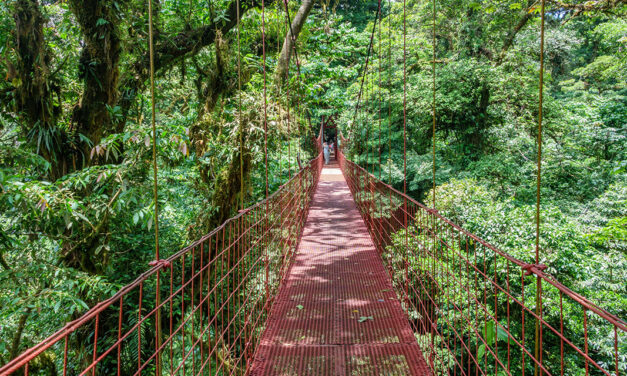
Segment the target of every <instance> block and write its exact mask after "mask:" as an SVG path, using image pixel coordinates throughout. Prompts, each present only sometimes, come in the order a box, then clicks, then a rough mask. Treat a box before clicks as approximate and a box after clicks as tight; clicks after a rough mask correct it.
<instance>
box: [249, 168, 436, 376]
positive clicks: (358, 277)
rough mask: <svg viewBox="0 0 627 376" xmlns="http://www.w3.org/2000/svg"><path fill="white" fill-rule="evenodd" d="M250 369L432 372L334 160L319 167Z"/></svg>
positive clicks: (280, 375) (317, 374) (283, 375)
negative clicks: (291, 257) (294, 247)
mask: <svg viewBox="0 0 627 376" xmlns="http://www.w3.org/2000/svg"><path fill="white" fill-rule="evenodd" d="M251 374H252V375H277V376H288V375H289V376H292V375H294V376H296V375H298V376H300V375H310V376H324V375H338V376H339V375H360V376H366V375H373V376H374V375H399V376H400V375H428V374H430V372H429V371H428V366H427V364H426V363H425V360H424V358H423V356H422V354H421V353H420V349H419V347H418V345H417V342H416V339H415V337H414V334H413V332H412V330H411V328H410V326H409V322H408V321H407V318H406V316H405V314H404V312H403V311H402V309H401V305H400V302H399V301H398V298H397V296H396V294H395V292H394V290H393V289H392V284H391V281H390V278H389V276H388V274H387V272H386V270H385V268H384V266H383V263H382V261H381V258H380V257H379V255H378V253H377V251H376V249H375V246H374V244H373V243H372V240H371V238H370V235H369V234H368V230H367V228H366V225H365V223H364V222H363V220H362V217H361V216H360V214H359V211H358V210H357V207H356V205H355V202H354V201H353V198H352V196H351V193H350V191H349V189H348V186H347V184H346V181H345V180H344V177H343V176H342V173H341V171H340V169H339V168H337V165H334V166H333V165H330V166H325V168H324V169H323V170H322V175H321V178H320V182H319V185H318V188H317V191H316V194H315V196H314V201H313V203H312V206H311V209H310V212H309V217H308V218H307V223H306V225H305V229H304V233H303V237H302V239H301V242H300V245H299V249H298V252H297V253H296V255H295V256H294V260H293V263H292V266H291V268H290V270H289V273H288V275H287V277H286V280H285V281H284V282H283V284H282V285H281V287H280V290H279V293H278V296H277V299H276V301H275V303H274V305H273V307H272V310H271V312H270V317H269V320H268V326H267V328H266V331H265V332H264V333H263V336H262V339H261V344H260V347H259V348H258V350H257V353H256V355H255V360H254V363H253V365H252V371H251Z"/></svg>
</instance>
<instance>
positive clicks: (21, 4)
mask: <svg viewBox="0 0 627 376" xmlns="http://www.w3.org/2000/svg"><path fill="white" fill-rule="evenodd" d="M14 19H15V37H16V40H15V46H16V52H17V53H16V57H17V59H16V67H15V77H13V86H14V88H15V90H14V95H15V106H16V112H18V113H19V114H20V120H21V122H22V129H23V130H24V133H26V134H27V135H28V138H29V140H30V141H31V144H33V145H34V146H35V147H36V149H37V152H38V154H40V155H42V156H43V157H44V158H45V159H46V160H47V161H48V162H50V163H51V175H52V178H53V179H55V178H57V177H59V176H61V175H63V172H64V170H65V167H64V166H63V164H62V162H61V161H59V159H58V155H57V154H58V152H59V151H60V150H61V149H62V147H61V143H62V142H63V140H62V137H61V135H60V132H59V130H58V129H57V126H56V122H57V116H58V113H59V108H58V106H55V105H54V103H53V96H54V90H55V88H57V86H56V85H54V84H53V83H52V82H51V81H50V68H49V66H50V60H51V52H50V49H49V48H48V46H47V44H46V41H45V39H44V31H43V27H44V23H45V19H44V17H43V15H42V13H41V10H40V8H39V1H38V0H18V1H16V2H15V13H14Z"/></svg>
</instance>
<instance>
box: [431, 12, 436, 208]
mask: <svg viewBox="0 0 627 376" xmlns="http://www.w3.org/2000/svg"><path fill="white" fill-rule="evenodd" d="M432 2H433V30H432V36H433V40H432V43H433V62H432V63H433V105H432V108H431V110H432V117H433V129H432V130H431V131H432V132H433V210H435V209H436V206H435V168H436V167H435V123H436V119H435V90H436V89H435V43H436V40H435V14H436V13H435V0H433V1H432Z"/></svg>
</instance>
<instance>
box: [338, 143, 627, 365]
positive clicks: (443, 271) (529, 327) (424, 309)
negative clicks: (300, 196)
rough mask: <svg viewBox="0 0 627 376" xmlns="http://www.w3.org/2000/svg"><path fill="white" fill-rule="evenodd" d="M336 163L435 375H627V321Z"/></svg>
mask: <svg viewBox="0 0 627 376" xmlns="http://www.w3.org/2000/svg"><path fill="white" fill-rule="evenodd" d="M339 161H340V167H341V169H342V172H343V173H344V176H345V177H346V180H347V182H348V185H349V187H350V189H351V192H352V194H353V197H354V199H355V202H356V203H357V206H358V207H359V210H360V212H361V214H362V217H363V218H364V221H365V222H366V225H367V227H368V230H369V232H370V235H371V237H372V239H373V241H374V243H375V245H376V247H377V248H378V251H379V252H380V254H381V257H382V259H383V260H384V263H386V265H387V267H388V272H389V273H390V275H391V277H392V280H393V283H394V286H395V290H396V292H397V294H398V296H399V298H400V299H401V300H402V302H403V307H404V310H405V312H406V314H407V315H408V317H409V319H410V323H411V325H412V327H413V330H414V333H415V336H416V339H417V341H418V344H419V345H420V347H421V350H422V351H423V354H424V355H425V357H426V358H427V359H428V362H429V365H430V367H431V370H432V371H433V373H434V374H437V375H445V374H447V375H471V374H472V375H497V376H501V375H624V374H626V373H627V325H626V324H625V322H624V321H622V320H621V319H619V318H618V317H616V316H614V315H612V314H610V313H608V312H606V311H604V310H603V309H601V308H599V307H597V306H596V305H594V304H593V303H592V302H590V301H589V300H587V299H586V298H584V297H583V296H581V295H579V294H577V293H575V292H573V291H572V290H570V289H569V288H567V287H566V286H564V285H562V284H561V283H559V282H558V281H557V280H556V279H554V278H553V277H552V276H551V275H549V274H547V273H545V272H544V269H545V266H544V265H536V264H529V263H525V262H523V261H521V260H518V259H515V258H514V257H512V256H510V255H508V254H507V253H505V252H503V251H501V250H499V249H497V248H496V247H494V246H492V245H490V244H489V243H487V242H486V241H484V240H483V239H481V238H479V237H477V236H475V235H473V234H471V233H469V232H468V231H466V230H464V229H463V228H461V227H459V226H457V225H456V224H454V223H452V222H451V221H449V220H447V219H446V218H444V217H443V216H441V215H440V214H439V213H438V212H437V211H434V210H432V209H430V208H427V207H426V206H424V205H422V204H420V203H418V202H417V201H415V200H413V199H411V198H410V197H408V196H406V195H404V194H403V193H401V192H399V191H397V190H395V189H394V188H393V187H391V186H389V185H387V184H385V183H383V182H381V181H380V180H378V179H377V178H376V177H374V176H373V175H371V174H370V173H368V172H367V171H366V170H364V169H363V168H361V167H360V166H358V165H357V164H355V163H353V162H351V161H349V160H347V159H346V158H345V156H344V155H343V154H342V153H340V154H339ZM538 305H540V307H541V309H539V310H536V307H537V306H538ZM537 312H538V313H537Z"/></svg>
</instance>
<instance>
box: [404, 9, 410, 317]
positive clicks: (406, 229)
mask: <svg viewBox="0 0 627 376" xmlns="http://www.w3.org/2000/svg"><path fill="white" fill-rule="evenodd" d="M406 3H407V1H406V0H403V201H404V202H403V207H404V210H403V212H404V213H405V214H404V225H405V299H406V303H407V304H408V303H409V275H408V274H409V270H408V269H409V261H408V257H409V239H408V232H409V228H408V227H407V12H406ZM407 309H408V310H409V306H408V307H407Z"/></svg>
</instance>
